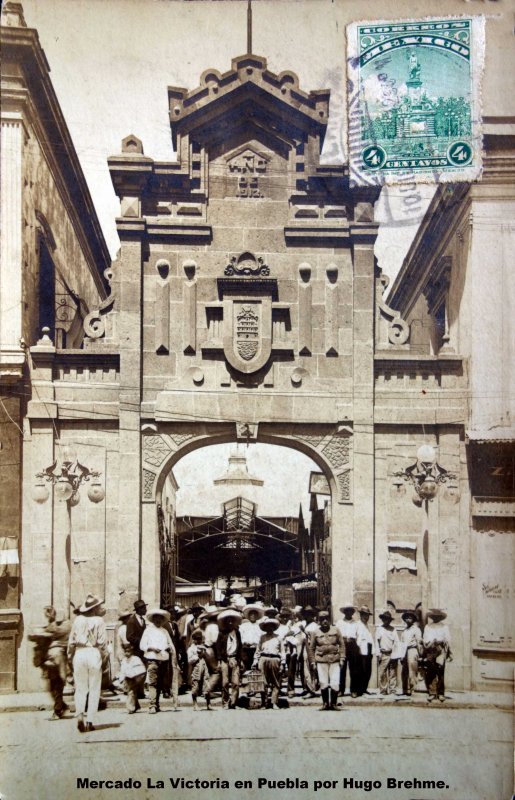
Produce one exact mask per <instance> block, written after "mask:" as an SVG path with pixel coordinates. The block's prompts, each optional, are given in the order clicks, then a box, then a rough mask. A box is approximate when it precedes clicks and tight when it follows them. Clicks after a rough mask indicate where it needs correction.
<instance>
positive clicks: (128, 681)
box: [118, 645, 147, 714]
mask: <svg viewBox="0 0 515 800" xmlns="http://www.w3.org/2000/svg"><path fill="white" fill-rule="evenodd" d="M146 674H147V668H146V667H145V665H144V663H143V661H142V660H141V658H140V657H139V656H137V655H135V654H134V650H133V649H132V647H131V646H130V645H128V646H126V647H125V654H124V656H123V658H122V660H121V662H120V672H119V675H118V680H119V681H120V683H121V684H122V686H123V687H124V689H125V691H126V693H127V713H128V714H135V713H136V711H138V710H139V709H140V708H141V706H140V704H139V700H138V695H141V694H142V693H143V686H144V685H145V676H146Z"/></svg>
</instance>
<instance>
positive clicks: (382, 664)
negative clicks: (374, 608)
mask: <svg viewBox="0 0 515 800" xmlns="http://www.w3.org/2000/svg"><path fill="white" fill-rule="evenodd" d="M379 619H380V620H382V622H383V624H382V625H380V626H379V627H378V629H377V631H376V647H377V651H378V658H379V663H378V667H377V671H378V675H377V680H378V683H379V693H380V694H382V695H384V694H395V693H396V692H397V658H395V657H394V656H395V652H396V651H397V652H398V650H399V636H398V634H397V631H396V629H395V628H394V627H393V625H392V620H393V617H392V615H391V613H390V612H389V611H388V610H386V611H383V613H382V614H379Z"/></svg>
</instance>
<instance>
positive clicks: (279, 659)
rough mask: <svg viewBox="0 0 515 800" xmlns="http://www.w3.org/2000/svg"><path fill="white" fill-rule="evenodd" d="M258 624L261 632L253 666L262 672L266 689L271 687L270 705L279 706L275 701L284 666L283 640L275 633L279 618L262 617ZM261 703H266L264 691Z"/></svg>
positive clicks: (272, 706)
mask: <svg viewBox="0 0 515 800" xmlns="http://www.w3.org/2000/svg"><path fill="white" fill-rule="evenodd" d="M259 626H260V628H261V630H262V631H263V633H262V635H261V638H260V640H259V644H258V646H257V649H256V655H255V656H254V666H257V667H259V669H260V670H261V672H262V673H263V677H264V679H265V685H266V689H271V701H270V707H271V708H279V706H278V702H277V701H278V700H279V692H280V689H281V670H283V669H284V668H285V667H286V653H285V651H284V642H283V641H282V639H280V638H279V636H278V635H277V628H278V627H279V620H277V619H274V618H273V617H263V619H262V620H261V622H260V623H259ZM263 703H264V704H265V703H266V691H265V697H263Z"/></svg>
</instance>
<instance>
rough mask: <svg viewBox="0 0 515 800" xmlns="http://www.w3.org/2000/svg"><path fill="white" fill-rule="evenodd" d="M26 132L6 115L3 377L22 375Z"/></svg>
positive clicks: (1, 159) (0, 274)
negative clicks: (23, 191) (23, 217)
mask: <svg viewBox="0 0 515 800" xmlns="http://www.w3.org/2000/svg"><path fill="white" fill-rule="evenodd" d="M25 136H26V129H25V125H24V122H23V117H22V115H21V114H20V113H18V112H5V113H2V122H1V147H0V205H1V208H2V236H1V239H0V377H1V375H2V374H4V375H5V374H9V375H11V374H14V375H16V374H18V375H21V367H22V365H23V363H24V361H25V354H24V352H23V350H22V348H21V347H20V339H21V337H22V274H23V264H22V230H23V226H22V173H23V145H24V139H25Z"/></svg>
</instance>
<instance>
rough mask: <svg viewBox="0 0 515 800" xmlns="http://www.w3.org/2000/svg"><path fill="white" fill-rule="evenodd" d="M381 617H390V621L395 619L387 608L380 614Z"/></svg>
mask: <svg viewBox="0 0 515 800" xmlns="http://www.w3.org/2000/svg"><path fill="white" fill-rule="evenodd" d="M379 619H389V620H390V621H391V620H392V619H393V617H392V615H391V612H390V611H388V609H386V611H383V612H382V613H381V614H379Z"/></svg>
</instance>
